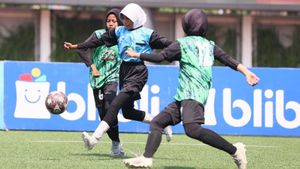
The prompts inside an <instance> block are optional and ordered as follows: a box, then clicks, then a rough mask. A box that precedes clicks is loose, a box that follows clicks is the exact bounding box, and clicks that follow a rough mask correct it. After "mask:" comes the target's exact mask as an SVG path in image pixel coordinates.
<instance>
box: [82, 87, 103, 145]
mask: <svg viewBox="0 0 300 169" xmlns="http://www.w3.org/2000/svg"><path fill="white" fill-rule="evenodd" d="M93 95H94V101H95V106H96V108H97V111H98V114H99V117H100V119H101V120H102V119H103V117H104V115H105V113H104V101H103V90H102V89H101V88H97V89H93ZM81 138H82V140H83V142H84V146H85V148H86V149H87V150H91V149H93V147H94V146H95V145H96V143H97V140H96V139H95V138H92V137H91V136H90V135H89V134H88V133H87V132H83V133H82V134H81Z"/></svg>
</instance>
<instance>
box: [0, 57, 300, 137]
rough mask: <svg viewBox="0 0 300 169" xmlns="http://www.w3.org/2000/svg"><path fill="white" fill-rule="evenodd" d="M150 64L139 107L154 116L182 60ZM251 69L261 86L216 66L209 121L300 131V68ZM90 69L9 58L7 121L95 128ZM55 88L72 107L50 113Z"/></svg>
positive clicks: (128, 124) (260, 131)
mask: <svg viewBox="0 0 300 169" xmlns="http://www.w3.org/2000/svg"><path fill="white" fill-rule="evenodd" d="M148 69H149V78H148V83H147V84H146V86H145V87H144V89H143V91H142V93H141V95H142V99H141V100H139V101H137V102H136V103H135V107H136V108H138V109H140V110H143V111H146V112H148V113H151V114H152V115H153V116H154V115H156V114H158V113H159V112H160V111H161V110H162V109H163V108H164V107H165V106H167V105H168V104H169V103H170V102H172V101H173V96H174V95H175V92H176V87H177V84H178V71H179V70H178V67H177V66H148ZM251 70H252V71H253V72H255V73H256V74H257V75H258V76H259V77H260V79H261V81H260V83H259V84H258V85H257V86H255V87H251V86H249V85H248V84H247V82H246V79H245V77H244V76H243V75H242V74H240V73H239V72H237V71H234V70H232V69H230V68H227V67H214V69H213V71H214V73H213V88H212V89H211V90H210V96H209V99H208V102H207V104H206V106H205V118H206V121H205V122H206V123H205V127H207V128H210V129H213V130H214V131H216V132H218V133H220V134H232V135H270V136H271V135H272V136H300V127H299V126H300V98H299V96H300V90H299V89H298V88H297V87H296V85H297V86H298V84H299V82H300V69H287V68H252V69H251ZM88 73H89V70H88V69H87V68H86V67H85V65H84V64H80V63H41V62H12V61H5V62H4V78H3V79H4V80H3V81H1V83H4V91H3V92H2V93H4V96H5V97H4V98H5V99H4V98H2V101H3V100H4V103H3V105H2V107H3V109H4V111H3V112H4V123H5V127H6V128H7V129H16V130H68V131H93V130H95V129H96V127H97V125H98V123H99V116H98V113H97V111H96V108H95V103H94V100H93V93H92V90H91V88H90V86H89V80H88ZM275 75H276V76H275ZM1 85H2V84H1ZM0 90H1V89H0ZM55 90H58V91H63V92H64V93H66V95H67V96H68V100H69V105H68V108H67V110H66V111H65V112H64V113H62V114H61V115H52V114H50V113H49V112H48V111H47V109H46V108H45V105H44V102H45V98H46V96H47V95H48V93H49V92H50V91H55ZM0 99H1V97H0ZM0 101H1V100H0ZM0 108H1V106H0ZM0 110H1V109H0ZM0 115H1V114H0ZM118 118H119V125H120V131H122V132H148V130H149V125H148V124H143V123H141V122H134V121H129V120H126V119H124V118H123V116H122V113H119V117H118ZM0 119H1V116H0ZM173 131H174V132H175V133H183V132H184V131H183V127H182V125H181V124H179V125H177V126H174V127H173Z"/></svg>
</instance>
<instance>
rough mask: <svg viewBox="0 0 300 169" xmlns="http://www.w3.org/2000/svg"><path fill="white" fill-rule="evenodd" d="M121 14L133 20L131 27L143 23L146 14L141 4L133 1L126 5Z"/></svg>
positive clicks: (136, 26)
mask: <svg viewBox="0 0 300 169" xmlns="http://www.w3.org/2000/svg"><path fill="white" fill-rule="evenodd" d="M121 14H123V15H125V16H126V17H127V18H129V19H130V20H131V21H132V22H133V29H135V28H138V27H140V26H142V25H144V24H145V23H146V21H147V15H146V13H145V11H144V10H143V9H142V7H141V6H139V5H138V4H135V3H130V4H128V5H126V6H125V7H124V8H123V9H122V11H121V12H120V15H121Z"/></svg>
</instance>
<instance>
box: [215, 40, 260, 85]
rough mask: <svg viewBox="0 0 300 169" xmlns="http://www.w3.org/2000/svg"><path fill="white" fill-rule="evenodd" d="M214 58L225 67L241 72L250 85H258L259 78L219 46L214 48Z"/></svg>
mask: <svg viewBox="0 0 300 169" xmlns="http://www.w3.org/2000/svg"><path fill="white" fill-rule="evenodd" d="M214 56H215V59H217V60H219V61H220V62H221V63H223V64H224V65H226V66H229V67H230V68H232V69H234V70H238V71H239V72H241V73H242V74H243V75H244V76H245V77H246V80H247V83H248V84H249V85H251V86H255V85H256V84H257V83H258V81H259V78H258V77H257V76H256V75H255V74H254V73H253V72H251V71H250V70H249V69H248V68H247V67H245V66H244V65H243V64H241V63H239V62H238V61H237V60H235V59H234V58H232V57H231V56H230V55H228V54H227V53H225V52H224V51H223V50H222V49H221V48H220V47H218V46H217V45H216V46H215V47H214Z"/></svg>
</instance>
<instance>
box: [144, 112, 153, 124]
mask: <svg viewBox="0 0 300 169" xmlns="http://www.w3.org/2000/svg"><path fill="white" fill-rule="evenodd" d="M152 119H153V117H152V116H151V115H150V114H148V113H145V117H144V120H143V122H145V123H150V122H151V121H152Z"/></svg>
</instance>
